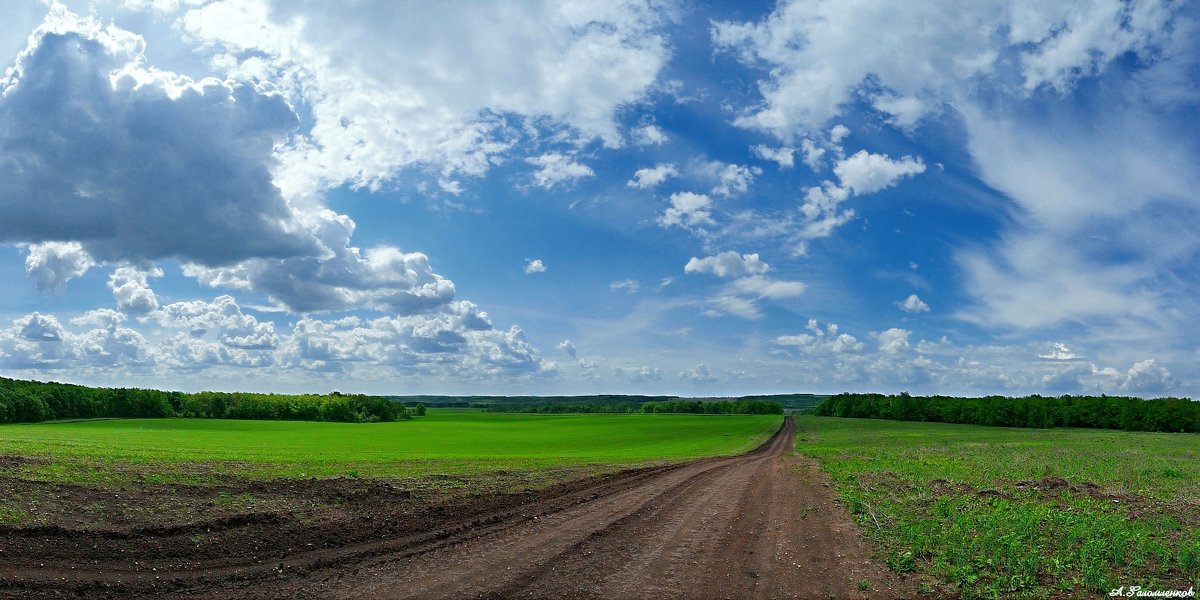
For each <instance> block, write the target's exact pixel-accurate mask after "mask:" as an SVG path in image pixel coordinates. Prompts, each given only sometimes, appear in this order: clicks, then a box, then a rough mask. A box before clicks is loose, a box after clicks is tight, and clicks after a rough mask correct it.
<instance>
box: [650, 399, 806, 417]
mask: <svg viewBox="0 0 1200 600" xmlns="http://www.w3.org/2000/svg"><path fill="white" fill-rule="evenodd" d="M641 412H644V413H690V414H698V415H782V414H783V405H782V404H780V403H779V402H776V401H774V400H710V401H705V402H701V401H699V400H667V401H656V402H646V403H643V404H642V407H641Z"/></svg>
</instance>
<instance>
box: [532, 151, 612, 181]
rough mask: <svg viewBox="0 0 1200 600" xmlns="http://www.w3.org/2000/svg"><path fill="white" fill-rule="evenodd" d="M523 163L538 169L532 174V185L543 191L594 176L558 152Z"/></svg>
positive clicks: (586, 167) (581, 165)
mask: <svg viewBox="0 0 1200 600" xmlns="http://www.w3.org/2000/svg"><path fill="white" fill-rule="evenodd" d="M525 162H527V163H529V164H531V165H534V166H537V167H538V170H537V171H534V173H533V183H534V185H536V186H538V187H540V188H542V189H544V190H549V189H553V188H554V187H556V186H559V185H570V184H572V183H574V182H575V181H578V180H580V179H583V178H585V177H592V176H593V175H595V174H596V173H595V172H594V171H592V168H591V167H589V166H587V165H585V164H583V163H579V162H576V161H575V159H574V158H573V157H571V156H568V155H566V154H562V153H560V152H547V153H546V154H543V155H541V156H535V157H532V158H527V159H525Z"/></svg>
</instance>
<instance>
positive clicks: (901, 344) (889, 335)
mask: <svg viewBox="0 0 1200 600" xmlns="http://www.w3.org/2000/svg"><path fill="white" fill-rule="evenodd" d="M911 334H912V332H911V331H909V330H907V329H898V328H895V327H893V328H891V329H888V330H887V331H884V332H882V333H880V334H879V335H878V336H877V339H878V340H879V351H880V352H883V353H884V354H897V353H900V352H903V351H905V350H908V336H909V335H911Z"/></svg>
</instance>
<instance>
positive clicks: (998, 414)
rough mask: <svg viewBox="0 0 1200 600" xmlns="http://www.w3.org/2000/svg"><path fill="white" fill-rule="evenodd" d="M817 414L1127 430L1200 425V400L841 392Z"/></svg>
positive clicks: (1195, 427) (1193, 429)
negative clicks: (972, 396)
mask: <svg viewBox="0 0 1200 600" xmlns="http://www.w3.org/2000/svg"><path fill="white" fill-rule="evenodd" d="M813 414H816V415H818V416H826V417H857V418H867V419H891V420H894V421H935V422H943V423H965V424H974V425H993V426H999V427H1034V428H1051V427H1085V428H1094V429H1122V430H1125V431H1167V432H1197V431H1200V402H1195V401H1192V400H1189V399H1187V398H1156V399H1153V400H1145V399H1142V398H1136V397H1128V396H1104V395H1101V396H1058V397H1053V396H1038V395H1033V396H1022V397H1018V398H1009V397H1005V396H986V397H981V398H962V397H954V396H910V395H908V394H907V393H903V394H899V395H884V394H839V395H837V396H830V397H829V398H828V399H826V400H825V401H824V402H822V403H821V404H819V405H818V406H817V407H816V408H815V409H814V410H813Z"/></svg>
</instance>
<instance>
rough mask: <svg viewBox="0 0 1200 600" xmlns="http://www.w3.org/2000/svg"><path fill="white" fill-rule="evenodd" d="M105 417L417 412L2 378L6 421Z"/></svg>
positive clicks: (360, 401) (345, 399)
mask: <svg viewBox="0 0 1200 600" xmlns="http://www.w3.org/2000/svg"><path fill="white" fill-rule="evenodd" d="M422 408H424V407H422ZM422 412H423V411H422ZM99 417H122V418H135V417H185V418H186V417H195V418H208V419H266V420H282V421H340V422H350V423H371V422H379V421H397V420H404V419H410V418H412V411H409V410H408V409H407V408H405V407H404V405H402V404H400V403H398V402H391V401H389V400H387V399H386V398H382V397H379V396H367V395H363V394H341V393H338V392H333V393H331V394H327V395H322V394H254V393H246V392H232V393H230V392H199V393H194V394H187V393H183V392H166V391H161V390H148V389H138V388H93V387H86V386H81V385H71V384H65V383H43V382H38V381H21V380H15V379H8V378H5V377H0V423H36V422H39V421H54V420H61V419H91V418H99Z"/></svg>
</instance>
